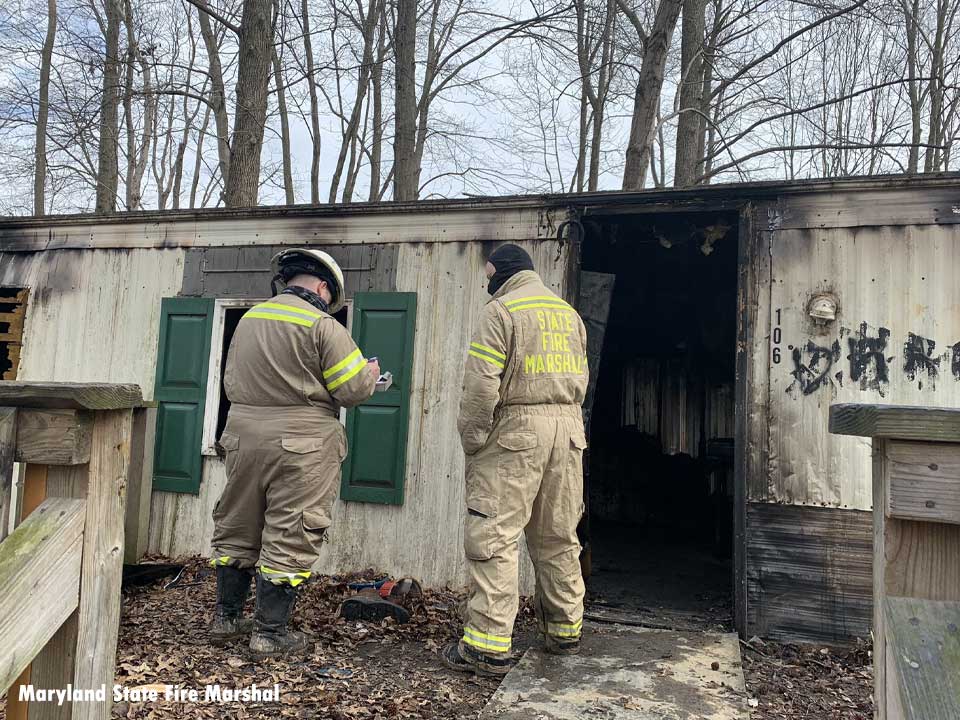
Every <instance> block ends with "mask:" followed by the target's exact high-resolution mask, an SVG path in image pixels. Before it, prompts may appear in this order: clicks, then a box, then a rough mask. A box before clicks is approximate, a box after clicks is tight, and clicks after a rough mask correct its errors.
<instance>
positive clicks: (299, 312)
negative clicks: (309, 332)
mask: <svg viewBox="0 0 960 720" xmlns="http://www.w3.org/2000/svg"><path fill="white" fill-rule="evenodd" d="M257 308H268V309H272V310H286V311H287V312H292V313H296V314H297V315H303V316H304V317H308V318H313V319H314V320H316V319H317V318H321V317H323V315H321V314H320V313H318V312H314V311H313V310H304V309H303V308H298V307H294V306H293V305H281V304H280V303H271V302H264V303H259V304H258V305H254V306H253V309H254V310H256V309H257Z"/></svg>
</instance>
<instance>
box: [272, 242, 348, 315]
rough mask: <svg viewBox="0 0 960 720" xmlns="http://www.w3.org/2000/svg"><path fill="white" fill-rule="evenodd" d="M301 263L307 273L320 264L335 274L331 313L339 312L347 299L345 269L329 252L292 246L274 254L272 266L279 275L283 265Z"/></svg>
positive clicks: (275, 274)
mask: <svg viewBox="0 0 960 720" xmlns="http://www.w3.org/2000/svg"><path fill="white" fill-rule="evenodd" d="M298 258H299V259H300V261H299V262H298V261H297V259H298ZM301 263H302V264H303V266H304V267H303V270H304V271H305V272H306V273H307V274H311V273H310V271H309V268H311V267H316V266H318V265H319V266H320V267H322V268H325V269H326V270H328V271H329V273H330V275H332V276H333V279H334V281H335V282H336V287H334V288H330V290H331V294H332V295H333V302H332V303H330V314H331V315H333V314H334V313H336V312H338V311H339V310H340V308H342V307H343V304H344V302H345V301H346V298H344V282H343V270H341V269H340V266H339V265H338V264H337V261H336V260H334V259H333V258H332V257H331V256H330V255H329V254H328V253H325V252H324V251H323V250H311V249H309V248H290V249H289V250H283V251H282V252H278V253H277V254H276V255H274V256H273V260H272V261H271V262H270V266H271V268H273V274H274V276H278V275H280V274H281V273H280V269H281V267H282V266H284V265H294V266H297V265H300V264H301ZM281 280H282V278H281Z"/></svg>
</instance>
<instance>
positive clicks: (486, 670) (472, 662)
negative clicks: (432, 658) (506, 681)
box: [441, 642, 515, 677]
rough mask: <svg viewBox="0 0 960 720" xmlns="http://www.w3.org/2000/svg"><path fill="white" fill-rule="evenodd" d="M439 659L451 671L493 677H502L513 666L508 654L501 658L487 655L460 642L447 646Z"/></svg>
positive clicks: (512, 660)
mask: <svg viewBox="0 0 960 720" xmlns="http://www.w3.org/2000/svg"><path fill="white" fill-rule="evenodd" d="M441 657H442V658H443V662H444V664H445V665H446V666H447V667H448V668H450V669H451V670H458V671H459V672H468V673H476V674H477V675H491V676H493V677H503V676H504V675H506V674H507V673H508V672H510V668H512V667H513V666H514V664H515V663H514V659H513V657H511V656H510V655H509V654H504V655H503V656H502V657H495V656H493V655H487V654H486V653H482V652H479V651H477V650H474V649H473V648H471V647H469V646H468V645H465V644H463V643H462V642H455V643H450V644H449V645H447V647H445V648H444V649H443V653H442V655H441Z"/></svg>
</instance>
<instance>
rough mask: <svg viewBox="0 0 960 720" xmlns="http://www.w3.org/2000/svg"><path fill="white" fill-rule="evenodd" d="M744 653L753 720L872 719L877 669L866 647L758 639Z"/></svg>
mask: <svg viewBox="0 0 960 720" xmlns="http://www.w3.org/2000/svg"><path fill="white" fill-rule="evenodd" d="M742 651H743V671H744V675H745V677H746V680H747V693H748V695H749V697H750V698H752V699H753V700H754V703H755V705H756V706H755V707H754V708H752V710H751V717H752V718H753V720H820V719H821V718H822V719H823V720H827V719H828V718H829V720H869V719H870V718H872V717H873V667H872V665H871V663H870V660H871V657H870V655H871V653H870V649H869V647H868V646H867V645H866V644H864V643H858V644H857V645H856V646H855V647H853V648H826V647H821V646H817V645H799V646H798V645H777V644H774V643H764V642H761V641H759V640H757V639H756V638H754V639H752V640H751V642H749V643H744V644H743V646H742ZM754 703H751V704H754Z"/></svg>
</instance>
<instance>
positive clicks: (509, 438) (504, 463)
mask: <svg viewBox="0 0 960 720" xmlns="http://www.w3.org/2000/svg"><path fill="white" fill-rule="evenodd" d="M538 444H539V443H538V442H537V434H536V433H534V432H517V431H514V432H505V433H502V434H501V435H500V436H499V437H498V438H497V445H499V446H500V447H501V448H502V449H503V450H506V451H507V452H500V453H498V457H497V476H498V477H502V478H506V477H514V478H515V477H522V476H523V475H524V472H525V470H526V468H527V465H529V463H530V453H529V452H527V451H528V450H532V449H533V448H535V447H537V445H538Z"/></svg>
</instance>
